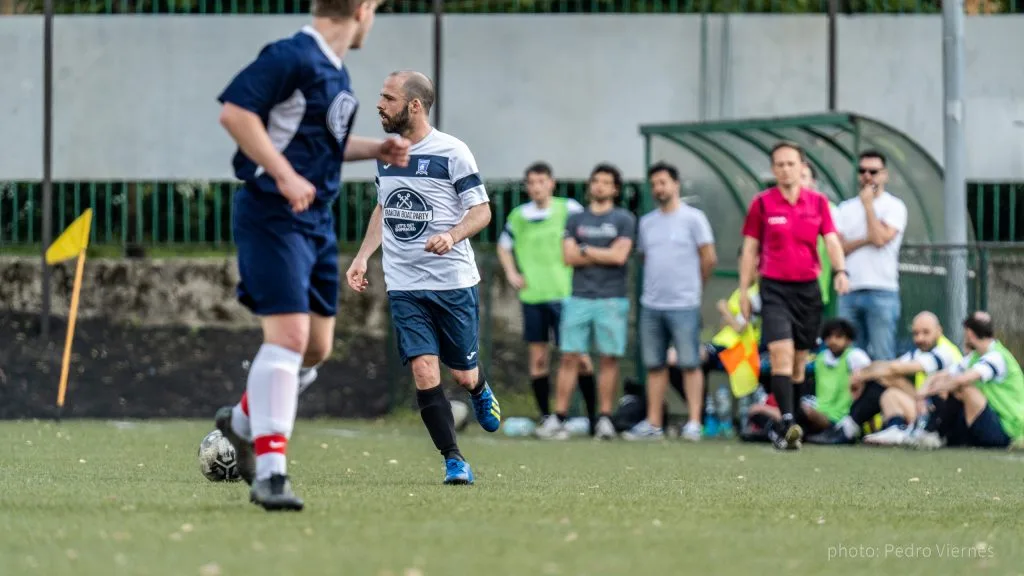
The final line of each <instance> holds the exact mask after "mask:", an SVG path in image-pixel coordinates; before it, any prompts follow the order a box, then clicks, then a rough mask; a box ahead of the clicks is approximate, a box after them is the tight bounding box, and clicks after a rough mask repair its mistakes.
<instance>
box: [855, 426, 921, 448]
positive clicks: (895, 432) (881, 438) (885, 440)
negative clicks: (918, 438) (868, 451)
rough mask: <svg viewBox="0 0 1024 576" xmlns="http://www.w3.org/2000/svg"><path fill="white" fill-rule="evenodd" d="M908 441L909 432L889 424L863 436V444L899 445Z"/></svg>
mask: <svg viewBox="0 0 1024 576" xmlns="http://www.w3.org/2000/svg"><path fill="white" fill-rule="evenodd" d="M909 441H910V432H909V431H907V430H906V429H905V428H901V427H899V426H889V427H888V428H886V429H885V430H879V431H878V432H875V433H874V434H868V435H867V436H865V437H864V443H865V444H873V445H875V446H901V445H903V444H906V443H908V442H909Z"/></svg>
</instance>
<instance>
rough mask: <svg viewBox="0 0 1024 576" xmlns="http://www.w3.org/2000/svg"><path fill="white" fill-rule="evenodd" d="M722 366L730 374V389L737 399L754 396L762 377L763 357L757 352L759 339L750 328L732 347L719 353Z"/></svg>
mask: <svg viewBox="0 0 1024 576" xmlns="http://www.w3.org/2000/svg"><path fill="white" fill-rule="evenodd" d="M718 358H719V360H721V361H722V366H724V367H725V371H726V373H727V374H729V387H730V388H732V394H733V396H735V397H736V398H742V397H744V396H748V395H750V394H753V393H754V391H755V390H757V384H758V378H759V377H760V375H761V356H760V355H759V354H758V352H757V339H756V337H755V336H754V331H753V330H752V329H751V327H750V326H748V327H747V328H746V329H745V330H744V331H743V332H742V333H741V334H740V337H739V339H738V340H737V341H736V343H735V344H733V345H732V346H731V347H729V348H726V349H725V350H722V351H721V352H719V353H718Z"/></svg>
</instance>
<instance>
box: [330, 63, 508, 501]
mask: <svg viewBox="0 0 1024 576" xmlns="http://www.w3.org/2000/svg"><path fill="white" fill-rule="evenodd" d="M434 97H435V96H434V85H433V83H431V81H430V80H429V79H428V78H427V77H426V76H424V75H423V74H420V73H418V72H395V73H393V74H391V75H390V76H388V78H387V80H386V81H385V82H384V87H383V88H382V89H381V93H380V101H379V102H378V104H377V111H378V112H379V114H380V117H381V124H383V126H384V131H385V132H387V133H389V134H400V135H401V136H402V137H403V138H406V139H408V140H409V141H410V142H411V143H412V145H411V147H410V148H409V165H408V166H405V167H403V166H398V165H395V164H391V163H388V162H386V161H378V162H377V198H378V203H377V207H376V208H375V209H374V211H373V214H372V215H371V216H370V224H369V226H367V229H366V237H365V238H364V239H363V244H362V246H361V247H360V248H359V253H358V254H357V255H356V258H355V259H354V260H353V261H352V265H351V267H349V269H348V272H347V273H346V278H347V280H348V285H349V286H350V287H351V288H352V289H353V290H356V291H357V292H362V291H363V290H365V289H366V286H367V281H366V267H367V262H368V260H369V258H370V256H372V255H373V253H374V252H376V251H377V248H378V247H379V246H381V244H382V243H383V246H384V281H385V283H386V284H387V292H388V302H389V304H390V307H391V318H392V322H393V324H394V327H395V334H396V335H397V340H398V351H399V354H400V356H401V358H402V363H403V364H409V365H410V367H411V368H412V375H413V380H414V381H415V383H416V403H417V405H418V406H419V408H420V417H421V418H422V419H423V424H424V425H425V426H426V427H427V431H428V432H429V433H430V438H431V439H432V440H433V441H434V446H435V447H436V448H437V450H438V451H439V452H440V453H441V455H442V456H443V457H444V461H445V476H444V483H445V484H472V483H473V471H472V470H471V469H470V466H469V464H467V463H466V461H465V459H464V458H463V456H462V452H461V451H460V450H459V446H458V443H457V442H456V440H455V420H454V417H453V415H452V407H451V404H450V403H449V402H448V400H447V399H446V398H445V395H444V390H443V389H442V388H441V366H440V364H441V363H443V364H444V365H445V366H447V367H448V368H449V370H450V371H451V374H452V376H453V377H454V379H455V382H456V383H458V384H459V385H460V386H462V387H463V388H465V389H466V390H467V391H469V393H470V397H471V399H472V402H473V409H474V412H475V413H476V419H477V421H478V422H479V423H480V426H482V427H483V428H484V430H487V431H488V432H495V431H497V430H498V427H499V426H500V425H501V411H500V408H499V407H498V401H497V399H495V397H494V394H493V392H491V387H490V386H488V385H487V381H486V380H485V379H484V377H483V375H482V374H481V372H480V369H479V368H478V366H477V361H478V360H479V357H480V355H479V352H480V350H479V347H478V335H479V327H480V311H479V305H480V293H479V289H478V286H477V285H478V284H479V283H480V273H479V272H478V271H477V267H476V260H475V258H474V255H473V248H472V246H470V244H469V239H470V238H471V237H473V236H474V235H476V234H477V233H478V232H480V230H483V228H484V227H485V226H487V224H488V223H489V222H490V221H491V207H490V203H489V201H488V198H487V191H486V190H485V189H484V185H483V182H482V181H481V179H480V174H479V172H478V171H477V167H476V160H475V159H474V158H473V153H472V152H470V151H469V147H468V146H466V144H465V143H463V142H462V141H461V140H459V139H458V138H455V137H454V136H451V135H448V134H445V133H444V132H441V131H440V130H437V129H435V128H433V127H432V126H431V125H430V108H431V106H432V105H433V104H434Z"/></svg>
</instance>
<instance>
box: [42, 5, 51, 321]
mask: <svg viewBox="0 0 1024 576" xmlns="http://www.w3.org/2000/svg"><path fill="white" fill-rule="evenodd" d="M43 11H44V16H43V190H42V193H43V198H42V200H43V234H42V245H43V253H42V274H43V277H42V290H43V294H42V296H43V301H42V305H41V307H40V314H39V334H40V336H42V338H43V340H47V339H49V337H50V267H49V266H47V265H46V249H47V248H49V246H50V241H51V239H52V238H53V0H45V1H44V3H43Z"/></svg>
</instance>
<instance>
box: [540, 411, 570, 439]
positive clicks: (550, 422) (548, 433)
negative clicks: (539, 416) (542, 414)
mask: <svg viewBox="0 0 1024 576" xmlns="http://www.w3.org/2000/svg"><path fill="white" fill-rule="evenodd" d="M536 434H537V437H538V438H540V439H541V440H568V439H569V431H568V430H566V429H565V426H564V425H563V424H562V422H561V421H560V420H559V419H558V416H555V415H554V414H551V415H549V416H548V417H547V418H545V419H544V421H543V422H541V424H540V426H538V427H537V432H536Z"/></svg>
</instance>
